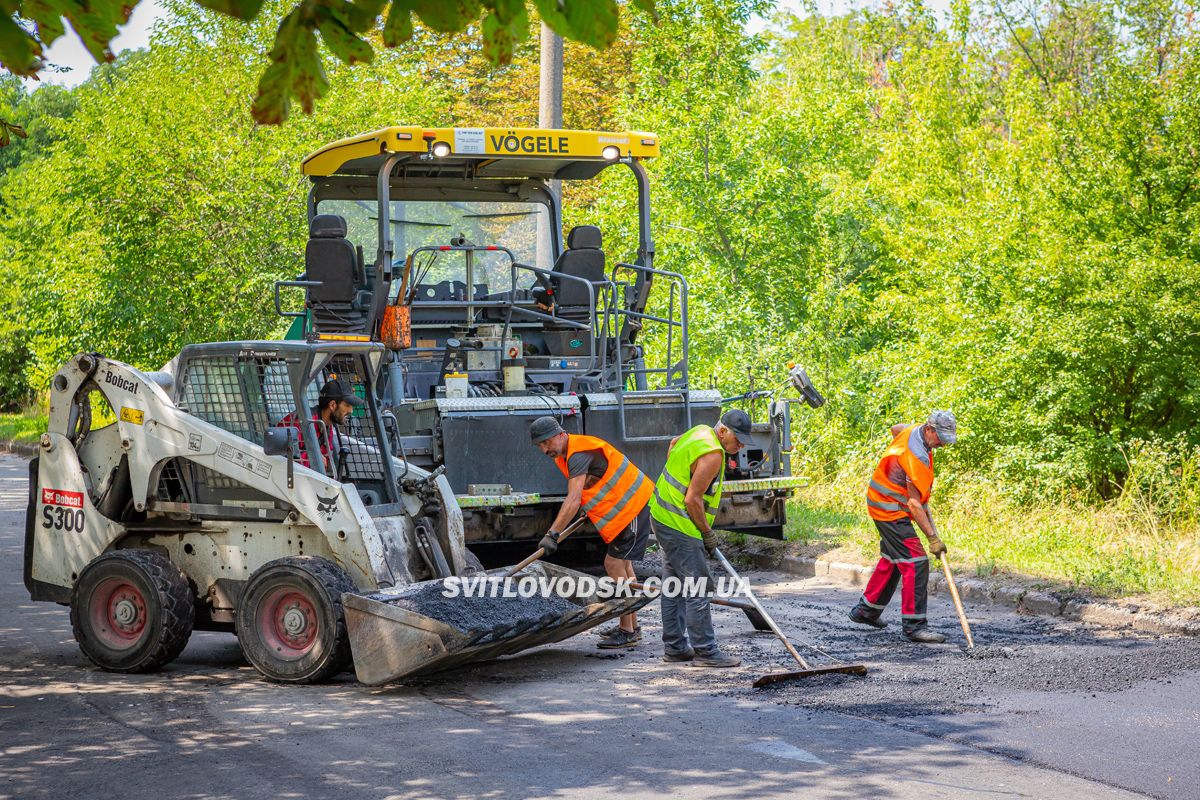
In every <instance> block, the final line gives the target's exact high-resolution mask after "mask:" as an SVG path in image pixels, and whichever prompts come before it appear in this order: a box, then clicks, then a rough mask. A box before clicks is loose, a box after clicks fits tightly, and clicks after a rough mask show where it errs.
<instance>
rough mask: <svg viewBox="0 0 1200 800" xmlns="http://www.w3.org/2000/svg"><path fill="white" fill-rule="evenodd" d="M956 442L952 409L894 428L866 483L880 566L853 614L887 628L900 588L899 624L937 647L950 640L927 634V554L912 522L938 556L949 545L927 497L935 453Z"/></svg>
mask: <svg viewBox="0 0 1200 800" xmlns="http://www.w3.org/2000/svg"><path fill="white" fill-rule="evenodd" d="M956 441H958V421H957V420H956V419H955V418H954V414H952V413H950V412H949V411H934V412H933V413H932V414H930V415H929V419H928V420H926V421H925V423H924V424H922V423H919V422H918V423H916V424H915V425H893V426H892V443H891V444H890V445H889V446H888V449H887V450H886V451H884V454H883V458H882V459H880V461H879V466H877V467H876V468H875V474H874V475H872V476H871V480H870V482H869V483H868V485H867V513H868V514H869V515H870V516H871V520H872V521H873V522H874V523H875V527H876V528H877V529H878V530H879V553H880V558H879V563H878V564H877V565H876V566H875V571H874V572H872V573H871V578H870V580H868V581H867V588H866V589H865V590H864V591H863V595H862V597H861V598H860V599H859V601H858V605H856V606H855V607H854V608H853V609H852V610H851V611H850V619H851V621H853V622H857V623H858V624H860V625H870V626H871V627H874V628H886V627H887V623H886V622H884V621H883V620H881V619H880V618H879V616H880V615H881V614H882V613H883V609H884V608H886V607H887V604H888V601H890V600H891V599H892V594H893V593H894V592H895V591H896V584H897V583H899V584H900V620H901V624H902V625H903V630H904V635H905V636H906V637H907V638H909V639H910V640H912V641H914V642H925V643H929V644H937V643H940V642H944V641H946V637H945V636H943V635H942V634H940V633H937V632H936V631H931V630H929V623H928V621H927V620H926V617H925V607H926V603H927V601H928V585H929V556H927V555H926V554H925V549H924V548H923V547H921V540H920V539H919V538H917V532H916V530H915V529H914V528H913V523H914V522H915V523H916V524H917V527H918V528H920V529H921V531H922V532H923V533H924V534H925V539H926V540H927V541H928V542H929V552H931V553H933V554H934V555H935V556H939V555H941V554H942V553H945V552H946V545H945V544H943V543H942V540H941V539H940V538H939V537H938V534H937V527H936V526H935V525H934V524H933V515H932V514H931V513H930V511H929V495H930V493H931V492H932V491H933V451H934V450H935V449H936V448H938V447H943V446H945V445H948V444H954V443H955V442H956Z"/></svg>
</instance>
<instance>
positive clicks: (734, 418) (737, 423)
mask: <svg viewBox="0 0 1200 800" xmlns="http://www.w3.org/2000/svg"><path fill="white" fill-rule="evenodd" d="M721 424H722V425H724V426H725V427H726V428H729V430H731V431H733V435H734V436H736V437H737V440H738V441H739V442H741V443H742V444H754V436H752V435H751V434H752V433H753V431H754V429H753V428H752V427H751V426H750V415H749V414H747V413H746V412H745V411H742V410H741V409H740V408H731V409H729V410H728V411H726V412H725V413H724V414H722V415H721Z"/></svg>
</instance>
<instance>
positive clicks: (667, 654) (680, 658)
mask: <svg viewBox="0 0 1200 800" xmlns="http://www.w3.org/2000/svg"><path fill="white" fill-rule="evenodd" d="M695 657H696V651H695V650H685V651H684V652H682V653H672V652H671V651H670V650H666V651H664V652H663V661H665V662H667V663H668V664H678V663H681V662H684V661H691V660H692V659H693V658H695Z"/></svg>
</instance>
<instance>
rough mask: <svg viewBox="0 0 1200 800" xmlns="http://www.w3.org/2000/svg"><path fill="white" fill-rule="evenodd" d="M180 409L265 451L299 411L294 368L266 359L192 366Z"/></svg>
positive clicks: (205, 360)
mask: <svg viewBox="0 0 1200 800" xmlns="http://www.w3.org/2000/svg"><path fill="white" fill-rule="evenodd" d="M179 405H180V407H181V408H182V409H184V410H185V411H187V412H188V413H190V414H192V415H194V416H196V417H199V418H200V419H202V420H204V421H205V422H208V423H210V424H212V425H216V426H217V427H218V428H221V429H223V430H227V431H229V432H230V433H232V434H234V435H236V436H240V437H241V438H243V439H247V440H249V441H251V442H254V443H255V444H259V445H261V444H262V443H263V438H264V434H265V432H266V431H267V430H268V429H270V428H273V427H275V426H276V425H277V424H279V422H280V420H282V419H283V418H284V417H285V416H286V415H287V414H288V413H289V412H291V411H292V410H293V408H294V407H295V401H294V399H293V397H292V389H291V381H290V379H289V377H288V364H287V362H286V361H284V360H283V359H282V358H270V357H262V356H232V355H218V356H202V357H197V358H193V359H191V360H190V361H188V364H187V368H186V371H185V372H184V375H183V390H182V392H180V404H179Z"/></svg>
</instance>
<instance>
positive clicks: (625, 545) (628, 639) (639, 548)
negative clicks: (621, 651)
mask: <svg viewBox="0 0 1200 800" xmlns="http://www.w3.org/2000/svg"><path fill="white" fill-rule="evenodd" d="M529 433H530V438H531V439H532V440H533V443H534V444H535V445H536V446H537V447H538V449H539V450H541V451H542V452H543V453H545V454H546V455H548V456H550V457H551V458H553V459H554V463H555V464H556V465H558V468H559V469H560V470H561V471H562V474H563V476H564V477H565V478H566V479H567V497H566V499H565V500H563V504H562V506H561V507H560V508H559V509H558V516H556V517H555V518H554V524H553V525H551V526H550V530H549V531H548V532H547V533H546V535H545V536H543V537H542V540H541V542H539V545H540V546H541V547H542V548H543V549H544V550H545V551H546V555H553V554H554V552H555V551H556V550H557V549H558V537H559V534H560V532H561V531H562V530H564V529H565V528H566V527H567V526H568V525H570V524H571V522H572V521H574V519H575V517H576V516H577V515H578V514H579V511H580V509H582V510H583V512H584V513H585V514H587V517H588V519H589V520H591V522H592V524H593V525H595V526H596V530H597V531H598V532H599V533H600V538H601V539H602V540H604V543H605V544H606V545H608V552H607V553H606V554H605V556H604V571H605V572H606V573H607V574H608V576H609V577H610V578H612V579H614V580H621V579H627V580H631V581H632V580H636V579H637V575H636V574H635V573H634V571H633V562H634V561H636V560H638V559H640V558H642V557H643V556H645V554H646V545H647V544H648V543H649V541H650V512H649V510H648V509H647V504H648V503H649V502H650V497H651V495H653V494H654V484H652V483H650V479H649V478H647V477H646V476H645V475H643V474H642V471H641V470H639V469H638V468H637V467H635V466H634V465H633V462H632V461H630V460H629V459H628V458H626V457H625V455H624V454H623V453H621V452H620V451H619V450H617V449H616V448H615V447H613V446H612V445H610V444H609V443H608V442H606V441H604V440H603V439H597V438H596V437H594V436H584V435H582V434H578V433H567V432H566V431H564V430H563V429H562V425H560V424H559V422H558V420H557V419H555V418H554V417H539V418H538V419H536V420H534V421H533V424H532V425H530V427H529ZM641 638H642V629H641V628H640V627H638V624H637V615H636V614H632V613H630V614H625V615H624V616H622V617H621V619H620V621H619V623H618V625H617V627H616V628H614V629H612V630H609V631H607V632H606V633H604V634H601V638H600V644H599V645H598V646H599V647H601V648H603V649H605V650H614V649H617V648H621V647H636V646H637V643H638V642H639V641H640V640H641Z"/></svg>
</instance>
